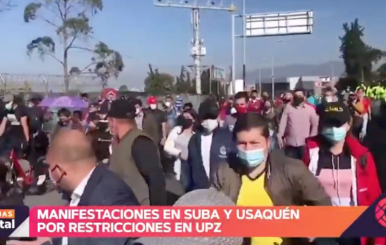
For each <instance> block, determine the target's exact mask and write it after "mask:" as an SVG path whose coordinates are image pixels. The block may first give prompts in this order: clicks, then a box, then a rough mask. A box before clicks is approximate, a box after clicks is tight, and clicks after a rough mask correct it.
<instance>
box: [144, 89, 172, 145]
mask: <svg viewBox="0 0 386 245" xmlns="http://www.w3.org/2000/svg"><path fill="white" fill-rule="evenodd" d="M147 104H148V105H149V110H148V112H150V113H151V114H152V115H153V117H154V119H155V121H156V123H157V128H158V134H159V135H160V137H161V142H164V141H165V140H166V138H167V136H168V134H167V130H166V115H165V112H164V111H162V110H160V109H158V106H157V99H156V98H155V97H154V96H150V97H149V98H148V99H147Z"/></svg>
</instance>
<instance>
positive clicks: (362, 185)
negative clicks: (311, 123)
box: [303, 102, 385, 245]
mask: <svg viewBox="0 0 386 245" xmlns="http://www.w3.org/2000/svg"><path fill="white" fill-rule="evenodd" d="M319 116H320V122H319V124H320V126H319V134H318V135H317V136H315V137H311V138H309V139H307V141H306V143H307V151H306V154H305V157H304V159H303V160H304V162H305V164H306V165H307V166H308V168H309V170H310V172H311V173H312V174H313V175H314V176H315V177H317V178H318V180H319V182H320V183H321V185H322V186H323V187H324V190H325V191H326V193H327V194H328V195H329V197H330V199H331V202H332V204H333V205H334V206H343V207H347V206H369V205H371V204H372V203H374V202H375V201H376V200H377V199H378V198H379V196H380V195H381V193H382V192H381V188H380V185H379V182H378V176H377V170H376V167H375V163H374V160H373V157H372V154H371V153H370V152H369V151H368V149H367V148H365V147H364V146H362V145H361V144H360V142H359V141H358V140H357V139H356V138H355V137H353V136H352V135H351V132H350V127H351V117H350V112H349V109H348V108H347V106H346V105H344V104H343V103H341V102H332V103H327V104H326V105H325V107H324V110H323V111H320V114H319ZM337 242H338V243H337V244H339V245H351V244H361V243H360V239H359V238H351V239H347V238H346V239H337ZM363 244H368V243H363ZM371 244H385V238H375V242H374V243H371Z"/></svg>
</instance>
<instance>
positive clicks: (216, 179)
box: [212, 113, 332, 245]
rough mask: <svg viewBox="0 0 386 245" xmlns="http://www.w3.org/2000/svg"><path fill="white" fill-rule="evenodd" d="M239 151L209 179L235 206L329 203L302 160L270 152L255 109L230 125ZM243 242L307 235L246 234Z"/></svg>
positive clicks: (267, 243)
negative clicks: (246, 236)
mask: <svg viewBox="0 0 386 245" xmlns="http://www.w3.org/2000/svg"><path fill="white" fill-rule="evenodd" d="M233 137H234V139H235V141H236V144H237V152H238V155H237V157H235V158H234V159H232V158H230V159H229V162H228V163H229V164H221V165H219V168H218V170H217V172H216V173H215V174H214V176H213V179H212V184H213V186H214V187H215V188H216V189H217V190H219V191H222V192H223V193H224V194H225V195H227V196H229V197H230V198H231V199H232V200H233V201H234V202H235V203H236V204H237V205H238V206H299V205H308V206H331V205H332V204H331V199H330V197H329V196H328V195H327V194H326V192H325V191H324V189H323V187H322V186H321V185H320V183H319V181H318V180H317V178H316V177H315V176H314V175H313V174H312V173H311V171H309V170H308V168H307V167H306V166H305V164H304V163H303V162H302V161H300V160H297V159H293V158H289V157H287V156H285V154H284V152H283V151H282V150H275V151H273V152H270V150H269V149H270V144H271V143H270V137H269V129H268V124H267V122H266V120H265V119H264V118H263V117H262V116H261V115H258V114H256V113H245V114H242V115H240V116H239V117H238V118H237V121H236V124H235V126H234V128H233ZM245 240H246V241H245V242H244V243H243V244H244V245H288V244H290V245H292V244H304V242H306V243H307V242H308V239H295V238H293V239H288V238H282V237H252V238H246V239H245Z"/></svg>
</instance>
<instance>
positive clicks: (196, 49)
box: [154, 0, 236, 94]
mask: <svg viewBox="0 0 386 245" xmlns="http://www.w3.org/2000/svg"><path fill="white" fill-rule="evenodd" d="M215 2H218V1H208V0H186V1H181V0H154V5H155V6H157V7H173V8H182V9H191V10H192V25H193V40H192V46H193V47H192V49H191V56H192V57H193V60H194V74H195V78H196V92H197V94H201V68H202V66H201V58H202V57H204V56H205V55H206V48H205V47H204V46H203V44H204V41H203V39H200V10H202V9H206V10H221V11H230V12H233V11H235V10H236V7H235V6H234V5H233V4H231V5H230V6H224V5H223V0H221V1H219V2H220V3H219V4H216V3H215Z"/></svg>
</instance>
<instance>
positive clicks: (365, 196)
mask: <svg viewBox="0 0 386 245" xmlns="http://www.w3.org/2000/svg"><path fill="white" fill-rule="evenodd" d="M346 144H347V146H348V147H349V149H350V152H351V155H352V157H354V159H355V166H356V176H355V178H356V192H355V193H354V194H353V196H354V195H356V201H357V205H358V206H370V205H371V204H373V203H374V202H375V201H376V200H377V199H378V198H379V196H380V195H381V194H382V192H381V188H380V186H379V181H378V175H377V170H376V167H375V163H374V159H373V157H372V155H371V153H370V152H369V151H368V149H367V148H366V147H364V146H362V145H361V143H360V142H359V141H358V140H357V139H356V138H355V137H353V136H350V135H348V136H347V137H346ZM306 146H307V149H308V150H306V151H305V154H304V159H303V160H304V163H305V164H306V165H307V166H308V167H310V165H311V164H312V160H313V158H314V157H316V158H317V156H315V155H316V154H315V153H317V151H318V149H319V140H318V136H316V137H311V138H309V139H307V140H306ZM311 171H312V170H311ZM366 242H367V238H366V237H362V238H361V244H362V245H366ZM374 244H377V245H378V244H380V245H386V238H384V237H378V238H375V243H374Z"/></svg>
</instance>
